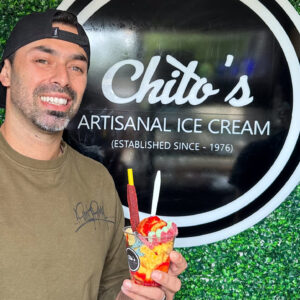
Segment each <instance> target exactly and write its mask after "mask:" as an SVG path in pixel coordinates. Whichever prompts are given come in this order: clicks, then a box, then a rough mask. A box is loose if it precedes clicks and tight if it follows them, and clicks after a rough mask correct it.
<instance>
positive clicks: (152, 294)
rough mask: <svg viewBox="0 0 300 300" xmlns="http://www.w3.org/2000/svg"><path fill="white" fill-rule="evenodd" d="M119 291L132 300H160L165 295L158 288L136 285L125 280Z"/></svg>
mask: <svg viewBox="0 0 300 300" xmlns="http://www.w3.org/2000/svg"><path fill="white" fill-rule="evenodd" d="M121 290H122V292H123V294H125V295H126V296H128V297H130V298H131V299H133V300H161V299H163V297H164V295H165V293H164V291H163V290H162V289H160V288H157V287H149V286H142V285H137V284H135V283H133V282H132V281H130V280H127V279H126V280H124V282H123V285H122V287H121Z"/></svg>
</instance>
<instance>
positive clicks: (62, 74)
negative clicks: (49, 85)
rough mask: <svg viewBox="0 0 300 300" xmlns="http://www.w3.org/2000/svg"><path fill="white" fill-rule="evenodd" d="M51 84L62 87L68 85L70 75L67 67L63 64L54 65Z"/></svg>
mask: <svg viewBox="0 0 300 300" xmlns="http://www.w3.org/2000/svg"><path fill="white" fill-rule="evenodd" d="M52 82H53V83H56V84H59V85H60V86H62V87H65V86H69V85H70V74H69V72H68V68H67V66H65V65H64V64H57V65H56V67H55V69H54V72H53V76H52Z"/></svg>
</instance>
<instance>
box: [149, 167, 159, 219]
mask: <svg viewBox="0 0 300 300" xmlns="http://www.w3.org/2000/svg"><path fill="white" fill-rule="evenodd" d="M160 185H161V175H160V171H157V173H156V177H155V180H154V189H153V196H152V204H151V216H155V215H156V210H157V204H158V198H159V191H160Z"/></svg>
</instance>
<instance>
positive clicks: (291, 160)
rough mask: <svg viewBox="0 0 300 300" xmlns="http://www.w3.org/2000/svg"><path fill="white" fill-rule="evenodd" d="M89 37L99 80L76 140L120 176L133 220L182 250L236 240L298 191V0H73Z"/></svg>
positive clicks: (94, 79)
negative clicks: (130, 183) (167, 226)
mask: <svg viewBox="0 0 300 300" xmlns="http://www.w3.org/2000/svg"><path fill="white" fill-rule="evenodd" d="M60 8H62V9H68V10H70V11H72V12H73V13H75V14H77V15H78V18H79V20H80V21H81V22H82V23H84V26H85V28H86V30H87V33H88V35H89V37H90V41H91V48H92V56H91V68H90V71H89V82H88V87H87V91H86V94H85V97H84V100H83V104H82V106H81V109H80V111H79V113H78V115H77V117H76V118H75V119H74V120H73V121H72V122H71V124H70V126H69V127H68V130H66V132H65V137H64V138H65V139H66V140H67V141H68V142H69V143H70V144H71V145H72V146H73V147H75V148H76V149H78V150H79V151H81V152H83V153H84V154H86V155H88V156H90V157H92V158H94V159H96V160H98V161H100V162H102V163H103V164H104V165H105V166H106V167H107V168H108V169H109V171H110V172H111V174H112V176H113V177H114V179H115V182H116V186H117V189H118V192H119V195H120V198H121V201H122V203H123V207H124V213H125V217H126V218H129V212H128V208H127V202H126V184H127V172H126V169H127V168H133V171H134V178H135V186H136V190H137V193H138V202H139V209H140V217H141V218H143V217H146V216H149V213H150V209H151V201H152V192H153V182H154V177H155V175H156V172H157V170H160V171H161V174H162V185H161V192H160V198H159V204H158V211H157V214H158V215H159V216H161V217H162V218H163V219H165V220H172V221H174V222H175V223H177V225H178V227H179V236H178V238H177V239H176V243H175V246H176V247H189V246H196V245H201V244H206V243H211V242H214V241H218V240H221V239H224V238H226V237H229V236H231V235H234V234H237V233H239V232H241V231H243V230H245V229H247V228H249V227H250V226H252V225H254V224H255V223H257V222H258V221H260V220H261V219H263V218H264V217H266V216H267V215H268V214H269V213H270V212H272V211H273V210H274V209H275V208H276V207H277V206H278V205H279V204H280V203H281V202H282V201H284V199H285V198H286V197H287V196H288V195H289V193H290V192H291V191H292V189H293V188H294V187H295V185H296V184H297V183H298V182H299V178H300V167H299V154H300V153H299V152H300V150H299V130H300V119H299V118H298V117H297V112H298V113H299V111H300V107H299V106H300V102H299V98H300V86H299V84H298V83H299V80H300V67H299V59H298V55H297V51H296V49H297V45H299V43H300V36H299V31H300V28H299V18H300V17H299V16H298V14H297V12H296V11H295V10H294V9H293V7H292V6H291V5H290V4H289V2H288V1H287V0H278V1H258V0H241V1H239V0H226V1H224V0H202V1H197V0H187V1H170V0H169V1H150V0H144V1H140V0H111V1H109V2H107V1H73V2H72V1H63V3H62V4H61V6H60Z"/></svg>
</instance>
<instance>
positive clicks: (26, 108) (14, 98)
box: [11, 73, 79, 133]
mask: <svg viewBox="0 0 300 300" xmlns="http://www.w3.org/2000/svg"><path fill="white" fill-rule="evenodd" d="M12 78H14V79H13V81H14V82H13V83H12V85H11V102H12V104H13V105H14V106H15V107H16V108H17V109H18V110H19V111H20V112H21V114H22V115H23V116H24V117H25V118H26V119H27V120H30V121H31V123H32V124H34V125H35V126H36V127H37V128H39V129H41V130H43V131H46V132H49V133H55V132H60V131H62V130H64V129H65V128H66V127H67V126H68V124H69V122H70V120H71V119H72V118H73V117H74V115H75V114H76V113H77V111H78V109H79V105H77V102H78V98H77V93H76V92H75V91H74V90H73V89H72V88H70V87H61V86H60V85H58V84H55V83H51V84H44V85H40V86H38V87H37V88H35V89H34V91H33V95H30V94H29V92H28V90H27V89H26V87H25V86H24V84H22V80H20V79H19V78H18V75H17V74H16V73H15V74H14V76H12ZM51 93H63V94H66V95H68V97H69V98H70V99H71V101H72V104H71V106H70V107H69V109H68V111H66V112H61V111H56V110H45V109H42V108H41V106H40V103H39V102H40V101H41V100H40V96H41V95H43V94H51Z"/></svg>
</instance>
